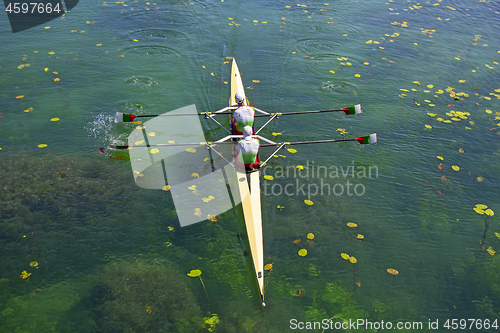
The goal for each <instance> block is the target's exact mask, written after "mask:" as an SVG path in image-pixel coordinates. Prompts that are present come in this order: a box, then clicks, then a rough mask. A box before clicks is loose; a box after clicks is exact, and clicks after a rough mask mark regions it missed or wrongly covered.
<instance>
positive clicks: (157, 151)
mask: <svg viewBox="0 0 500 333" xmlns="http://www.w3.org/2000/svg"><path fill="white" fill-rule="evenodd" d="M149 152H150V153H151V154H158V153H159V152H160V150H159V149H158V148H153V149H151V150H150V151H149Z"/></svg>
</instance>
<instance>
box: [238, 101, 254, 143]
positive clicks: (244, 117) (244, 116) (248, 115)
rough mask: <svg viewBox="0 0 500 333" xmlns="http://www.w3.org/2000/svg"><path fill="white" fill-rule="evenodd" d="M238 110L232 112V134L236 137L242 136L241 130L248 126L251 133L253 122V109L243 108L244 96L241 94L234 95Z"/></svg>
mask: <svg viewBox="0 0 500 333" xmlns="http://www.w3.org/2000/svg"><path fill="white" fill-rule="evenodd" d="M234 99H235V101H236V103H238V108H237V109H236V110H234V111H233V132H234V134H237V135H242V134H243V128H244V127H245V126H250V127H251V128H252V133H253V132H254V131H253V120H254V116H255V109H254V107H253V106H245V105H244V104H245V96H244V95H243V94H242V93H239V92H238V93H236V94H235V95H234Z"/></svg>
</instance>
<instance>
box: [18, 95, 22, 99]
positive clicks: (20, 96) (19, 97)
mask: <svg viewBox="0 0 500 333" xmlns="http://www.w3.org/2000/svg"><path fill="white" fill-rule="evenodd" d="M21 98H24V95H19V96H16V99H21Z"/></svg>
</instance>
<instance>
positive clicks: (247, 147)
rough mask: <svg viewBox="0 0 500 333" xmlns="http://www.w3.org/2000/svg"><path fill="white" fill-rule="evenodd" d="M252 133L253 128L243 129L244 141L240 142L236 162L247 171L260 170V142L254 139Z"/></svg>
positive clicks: (246, 127)
mask: <svg viewBox="0 0 500 333" xmlns="http://www.w3.org/2000/svg"><path fill="white" fill-rule="evenodd" d="M252 132H253V130H252V127H250V126H245V127H244V128H243V139H242V140H240V141H238V151H239V153H238V157H237V159H236V161H237V164H238V165H239V166H240V167H242V168H243V167H244V168H245V170H246V171H251V170H256V169H260V161H259V158H258V153H259V147H260V141H259V140H258V139H255V138H253V137H252Z"/></svg>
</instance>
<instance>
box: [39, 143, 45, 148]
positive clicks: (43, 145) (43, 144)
mask: <svg viewBox="0 0 500 333" xmlns="http://www.w3.org/2000/svg"><path fill="white" fill-rule="evenodd" d="M45 147H47V145H46V144H45V143H41V144H39V145H38V148H45Z"/></svg>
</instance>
